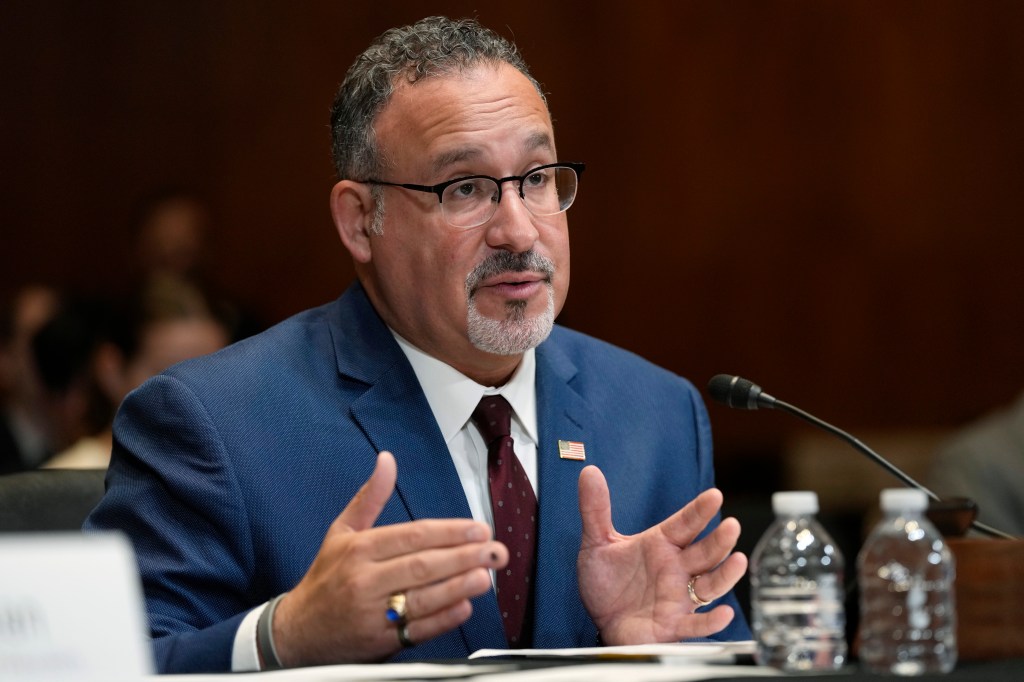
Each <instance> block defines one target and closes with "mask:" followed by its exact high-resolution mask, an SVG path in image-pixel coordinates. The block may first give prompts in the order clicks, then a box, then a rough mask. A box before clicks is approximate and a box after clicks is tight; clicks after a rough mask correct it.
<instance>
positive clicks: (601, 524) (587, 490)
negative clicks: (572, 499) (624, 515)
mask: <svg viewBox="0 0 1024 682" xmlns="http://www.w3.org/2000/svg"><path fill="white" fill-rule="evenodd" d="M579 494H580V519H581V520H582V521H583V540H582V542H581V547H580V548H581V549H587V548H590V547H594V546H597V545H604V544H607V543H608V542H609V541H611V540H612V539H613V538H614V537H615V526H613V525H612V500H611V495H610V494H609V492H608V482H607V481H606V480H605V478H604V474H602V473H601V470H600V469H598V468H597V467H596V466H592V465H591V466H588V467H585V468H584V469H583V471H581V472H580V480H579Z"/></svg>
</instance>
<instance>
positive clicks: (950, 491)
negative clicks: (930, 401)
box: [928, 393, 1024, 537]
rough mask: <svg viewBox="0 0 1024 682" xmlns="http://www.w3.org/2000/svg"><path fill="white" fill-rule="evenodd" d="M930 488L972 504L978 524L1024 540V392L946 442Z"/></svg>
mask: <svg viewBox="0 0 1024 682" xmlns="http://www.w3.org/2000/svg"><path fill="white" fill-rule="evenodd" d="M928 485H929V487H930V488H932V489H933V490H934V491H935V492H936V493H937V494H938V495H939V496H940V497H942V498H946V497H968V498H970V499H972V500H974V501H975V502H976V503H977V505H978V520H979V521H981V522H983V523H987V524H988V525H990V526H992V527H994V528H997V529H999V530H1001V531H1004V532H1007V533H1010V534H1012V535H1017V536H1020V537H1024V393H1022V394H1020V396H1018V398H1017V400H1016V402H1014V403H1013V404H1011V405H1007V406H1005V407H1003V408H1001V409H999V410H997V411H995V412H992V413H991V414H988V415H986V416H984V417H982V418H980V419H978V420H977V421H975V422H973V423H971V424H968V425H967V426H966V427H964V428H963V429H961V430H960V431H958V432H956V433H955V434H953V436H952V437H950V439H949V440H947V441H946V442H945V443H943V444H942V445H941V446H940V447H939V449H938V451H937V452H936V454H935V458H934V459H933V461H932V465H931V471H930V473H929V481H928Z"/></svg>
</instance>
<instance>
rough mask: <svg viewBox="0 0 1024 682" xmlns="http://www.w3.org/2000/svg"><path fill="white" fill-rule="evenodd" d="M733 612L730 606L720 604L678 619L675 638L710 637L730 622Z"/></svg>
mask: <svg viewBox="0 0 1024 682" xmlns="http://www.w3.org/2000/svg"><path fill="white" fill-rule="evenodd" d="M734 616H735V612H734V611H733V610H732V607H731V606H728V605H726V604H722V605H720V606H716V607H715V608H713V609H711V610H710V611H707V612H706V613H693V614H690V615H688V616H687V617H686V618H680V619H679V626H678V628H677V630H676V637H675V638H676V639H677V640H683V639H697V638H700V637H710V636H711V635H713V634H715V633H717V632H721V631H722V630H724V629H725V627H726V626H727V625H728V624H729V623H731V622H732V619H733V617H734Z"/></svg>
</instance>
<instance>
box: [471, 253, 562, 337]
mask: <svg viewBox="0 0 1024 682" xmlns="http://www.w3.org/2000/svg"><path fill="white" fill-rule="evenodd" d="M527 270H533V271H535V272H543V273H544V274H546V275H547V276H548V281H547V282H545V284H546V286H547V292H548V304H547V308H545V310H544V312H543V313H541V314H540V315H537V316H536V317H533V318H528V317H527V316H526V306H527V302H526V301H509V302H508V303H507V304H506V306H505V317H504V319H500V320H494V319H491V318H489V317H484V315H482V314H481V313H480V311H479V310H478V309H477V307H476V300H475V293H476V287H477V286H478V285H479V283H480V282H482V281H483V280H484V279H486V278H488V277H492V276H495V275H499V274H502V273H504V272H525V271H527ZM554 272H555V266H554V263H552V262H551V261H550V260H548V259H547V258H544V257H543V256H540V255H538V254H537V253H536V252H535V251H527V252H525V253H510V252H508V251H498V252H496V253H494V254H492V255H491V256H490V257H488V258H487V259H485V260H484V261H483V262H482V263H480V264H479V265H478V266H476V267H475V268H473V272H471V273H469V276H468V277H466V297H467V299H468V306H467V310H468V313H467V318H468V319H467V328H468V335H469V342H470V343H472V344H473V345H474V346H476V347H477V348H479V349H480V350H482V351H485V352H487V353H493V354H495V355H520V354H522V353H525V352H526V351H527V350H529V349H531V348H536V347H537V346H539V345H540V344H541V342H542V341H544V339H546V338H548V335H549V334H550V333H551V328H552V326H554V324H555V291H554V288H553V287H552V286H551V277H552V276H553V275H554Z"/></svg>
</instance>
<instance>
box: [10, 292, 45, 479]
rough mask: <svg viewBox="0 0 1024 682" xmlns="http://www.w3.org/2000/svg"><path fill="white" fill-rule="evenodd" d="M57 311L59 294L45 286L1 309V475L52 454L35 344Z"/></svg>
mask: <svg viewBox="0 0 1024 682" xmlns="http://www.w3.org/2000/svg"><path fill="white" fill-rule="evenodd" d="M56 308H57V294H56V293H55V292H54V291H53V290H52V289H50V288H49V287H46V286H42V285H30V286H26V287H23V288H22V289H20V290H19V291H18V292H16V293H15V294H14V295H13V296H12V297H11V298H10V300H7V301H4V302H3V304H2V306H0V474H3V473H9V472H13V471H21V470H23V469H31V468H34V467H36V466H37V465H38V464H39V463H40V462H42V461H43V460H44V459H46V458H47V457H49V456H50V454H51V453H52V444H51V442H50V436H49V431H50V429H49V424H48V423H47V419H46V410H45V407H44V405H43V395H42V387H41V386H40V383H39V377H38V376H37V374H36V371H35V363H34V362H33V361H32V354H31V350H30V342H31V339H32V337H33V336H34V335H35V333H36V332H37V331H38V330H39V328H40V327H42V326H43V324H45V323H46V321H47V320H48V319H49V318H50V317H52V316H53V314H54V312H55V310H56Z"/></svg>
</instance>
